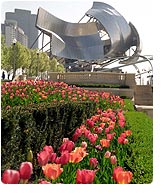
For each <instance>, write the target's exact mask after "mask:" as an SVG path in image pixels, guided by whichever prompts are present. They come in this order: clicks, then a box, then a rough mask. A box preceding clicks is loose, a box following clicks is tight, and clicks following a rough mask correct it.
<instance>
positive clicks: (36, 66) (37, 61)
mask: <svg viewBox="0 0 162 193" xmlns="http://www.w3.org/2000/svg"><path fill="white" fill-rule="evenodd" d="M38 63H39V50H38V51H37V66H36V76H38V65H39V64H38Z"/></svg>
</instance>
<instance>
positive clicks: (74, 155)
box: [69, 147, 88, 163]
mask: <svg viewBox="0 0 162 193" xmlns="http://www.w3.org/2000/svg"><path fill="white" fill-rule="evenodd" d="M86 155H88V153H86V150H85V149H84V148H82V147H76V148H75V150H74V151H72V152H71V153H70V157H69V162H71V163H78V162H80V161H82V160H83V158H84V157H85V156H86Z"/></svg>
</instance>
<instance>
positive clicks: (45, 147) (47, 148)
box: [43, 145, 53, 155]
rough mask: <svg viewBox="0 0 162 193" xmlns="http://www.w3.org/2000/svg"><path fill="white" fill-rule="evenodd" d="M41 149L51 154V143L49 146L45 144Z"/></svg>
mask: <svg viewBox="0 0 162 193" xmlns="http://www.w3.org/2000/svg"><path fill="white" fill-rule="evenodd" d="M43 151H48V152H49V154H50V155H51V153H53V147H52V146H51V145H49V146H48V145H46V146H44V148H43Z"/></svg>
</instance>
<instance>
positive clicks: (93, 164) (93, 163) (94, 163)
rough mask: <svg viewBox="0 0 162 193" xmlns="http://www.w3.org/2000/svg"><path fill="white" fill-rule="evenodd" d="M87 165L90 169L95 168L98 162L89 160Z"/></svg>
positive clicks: (93, 159)
mask: <svg viewBox="0 0 162 193" xmlns="http://www.w3.org/2000/svg"><path fill="white" fill-rule="evenodd" d="M89 164H90V166H91V167H93V168H96V166H97V165H98V161H97V159H96V158H90V160H89Z"/></svg>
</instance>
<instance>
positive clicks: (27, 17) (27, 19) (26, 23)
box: [5, 9, 38, 48]
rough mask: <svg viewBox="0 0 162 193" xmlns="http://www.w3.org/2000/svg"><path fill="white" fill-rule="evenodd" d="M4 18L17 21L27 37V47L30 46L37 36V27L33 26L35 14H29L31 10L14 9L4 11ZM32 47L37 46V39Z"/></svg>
mask: <svg viewBox="0 0 162 193" xmlns="http://www.w3.org/2000/svg"><path fill="white" fill-rule="evenodd" d="M5 19H6V20H15V21H17V26H18V27H20V28H21V29H22V30H23V31H24V33H25V34H26V35H27V37H28V48H30V47H31V46H32V45H33V43H34V42H35V40H36V38H37V37H38V29H37V28H36V27H35V23H36V14H31V11H28V10H23V9H15V12H6V15H5ZM32 48H38V41H37V42H36V43H35V44H34V45H33V47H32Z"/></svg>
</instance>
